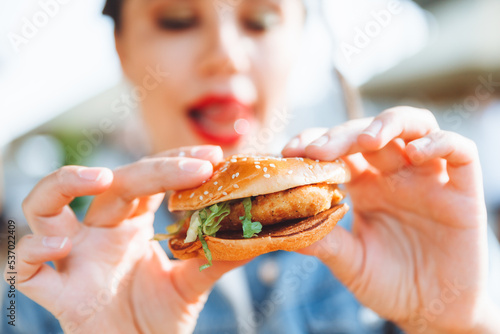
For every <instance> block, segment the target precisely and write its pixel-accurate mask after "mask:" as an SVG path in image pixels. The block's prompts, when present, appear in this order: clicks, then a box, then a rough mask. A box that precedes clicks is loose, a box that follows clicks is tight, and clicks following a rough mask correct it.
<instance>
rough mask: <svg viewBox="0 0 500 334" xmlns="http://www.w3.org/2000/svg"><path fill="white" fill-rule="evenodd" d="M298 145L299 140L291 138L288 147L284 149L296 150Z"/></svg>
mask: <svg viewBox="0 0 500 334" xmlns="http://www.w3.org/2000/svg"><path fill="white" fill-rule="evenodd" d="M299 144H300V139H299V138H293V139H292V140H291V141H290V142H289V143H288V145H286V148H297V147H299Z"/></svg>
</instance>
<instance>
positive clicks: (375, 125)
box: [362, 119, 383, 138]
mask: <svg viewBox="0 0 500 334" xmlns="http://www.w3.org/2000/svg"><path fill="white" fill-rule="evenodd" d="M382 125H383V124H382V121H379V120H378V119H377V120H375V121H373V122H372V124H370V125H369V126H368V127H367V128H366V129H365V131H363V132H362V134H365V135H368V136H370V137H373V138H375V137H377V135H378V134H379V132H380V130H382Z"/></svg>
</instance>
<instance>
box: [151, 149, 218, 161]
mask: <svg viewBox="0 0 500 334" xmlns="http://www.w3.org/2000/svg"><path fill="white" fill-rule="evenodd" d="M169 157H170V158H175V157H180V158H183V157H186V158H195V159H201V160H208V161H210V162H211V163H212V164H213V165H216V164H218V163H219V162H221V161H222V160H223V159H224V154H223V152H222V148H221V147H220V146H214V145H202V146H186V147H181V148H177V149H173V150H168V151H164V152H160V153H158V154H155V155H153V156H151V157H149V158H169Z"/></svg>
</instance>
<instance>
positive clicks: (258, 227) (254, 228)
mask: <svg viewBox="0 0 500 334" xmlns="http://www.w3.org/2000/svg"><path fill="white" fill-rule="evenodd" d="M243 207H244V208H245V215H244V216H242V217H240V220H241V224H242V225H243V237H244V238H247V239H248V238H251V237H254V236H257V234H258V233H260V232H261V231H262V224H261V223H259V222H252V214H251V213H250V210H252V199H251V198H250V197H247V198H245V199H244V200H243Z"/></svg>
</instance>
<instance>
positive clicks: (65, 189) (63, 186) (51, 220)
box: [23, 166, 113, 236]
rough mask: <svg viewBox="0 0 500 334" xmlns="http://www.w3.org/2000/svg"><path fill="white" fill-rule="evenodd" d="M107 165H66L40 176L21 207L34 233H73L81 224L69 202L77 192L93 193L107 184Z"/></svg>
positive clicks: (53, 234)
mask: <svg viewBox="0 0 500 334" xmlns="http://www.w3.org/2000/svg"><path fill="white" fill-rule="evenodd" d="M112 179H113V174H112V172H111V171H110V170H109V169H106V168H86V167H80V166H65V167H62V168H60V169H59V170H57V171H55V172H54V173H52V174H50V175H48V176H46V177H45V178H43V179H42V180H41V181H40V182H39V183H38V184H37V185H36V186H35V188H34V189H33V190H32V191H31V193H30V194H29V195H28V196H27V197H26V199H25V200H24V202H23V211H24V214H25V216H26V219H27V220H28V223H29V225H30V227H31V230H32V231H33V232H34V233H35V234H42V235H50V236H55V235H64V236H72V235H74V234H75V233H77V232H78V231H79V229H80V224H79V222H78V220H77V219H76V217H75V215H74V213H73V211H72V210H71V209H70V207H69V206H68V204H69V203H70V202H71V201H72V200H73V199H74V198H75V197H78V196H88V195H96V194H99V193H102V192H104V191H105V190H106V189H107V188H108V187H109V186H110V185H111V181H112Z"/></svg>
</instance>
